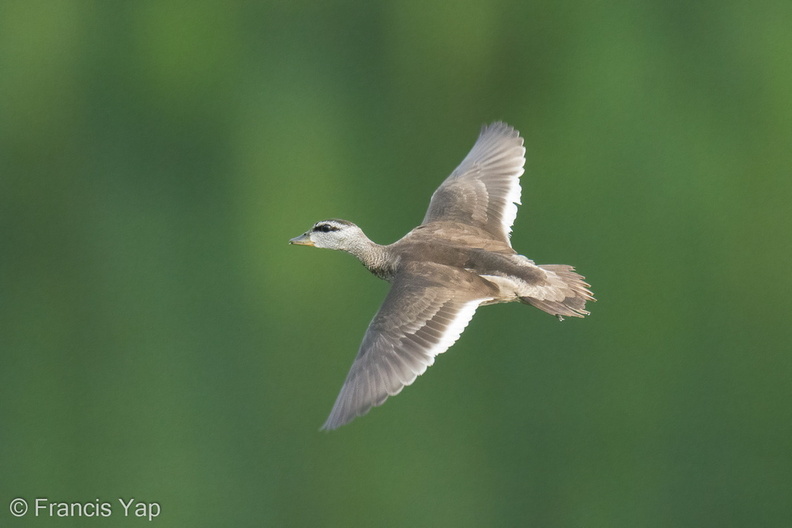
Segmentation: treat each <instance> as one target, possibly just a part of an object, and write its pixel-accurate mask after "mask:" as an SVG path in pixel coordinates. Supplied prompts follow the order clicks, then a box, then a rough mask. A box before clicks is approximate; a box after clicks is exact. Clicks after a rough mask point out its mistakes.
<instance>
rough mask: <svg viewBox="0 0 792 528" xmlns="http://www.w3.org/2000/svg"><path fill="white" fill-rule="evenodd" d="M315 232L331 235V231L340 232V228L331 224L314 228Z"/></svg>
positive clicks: (318, 225)
mask: <svg viewBox="0 0 792 528" xmlns="http://www.w3.org/2000/svg"><path fill="white" fill-rule="evenodd" d="M314 231H321V232H322V233H329V232H330V231H338V228H337V227H336V226H334V225H330V224H317V225H315V226H314Z"/></svg>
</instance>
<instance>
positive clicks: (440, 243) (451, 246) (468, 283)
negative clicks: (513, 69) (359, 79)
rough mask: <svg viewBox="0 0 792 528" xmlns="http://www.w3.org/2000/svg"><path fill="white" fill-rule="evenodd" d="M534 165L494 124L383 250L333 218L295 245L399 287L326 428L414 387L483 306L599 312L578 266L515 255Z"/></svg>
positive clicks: (366, 340)
mask: <svg viewBox="0 0 792 528" xmlns="http://www.w3.org/2000/svg"><path fill="white" fill-rule="evenodd" d="M524 164H525V148H524V147H523V139H522V138H521V137H520V134H519V132H517V131H516V130H515V129H514V128H512V127H511V126H509V125H507V124H505V123H501V122H497V123H492V124H491V125H488V126H485V127H483V128H482V130H481V134H480V135H479V137H478V140H477V141H476V143H475V144H474V145H473V148H472V149H471V151H470V152H469V153H468V155H467V156H466V157H465V159H464V160H462V163H461V164H460V165H459V166H458V167H457V168H456V170H454V172H452V173H451V175H450V176H449V177H448V178H446V180H445V181H444V182H443V183H442V184H441V185H440V187H438V188H437V190H436V191H435V192H434V194H433V195H432V199H431V201H430V202H429V210H428V211H427V212H426V216H425V217H424V219H423V222H421V225H419V226H418V227H416V228H415V229H413V230H412V231H410V232H409V233H407V234H406V235H405V236H404V237H403V238H402V239H400V240H398V241H396V242H394V243H393V244H389V245H379V244H376V243H374V242H372V241H371V240H369V238H368V237H367V236H366V235H365V234H363V231H362V230H361V229H360V228H359V227H358V226H356V225H355V224H353V223H352V222H348V221H346V220H338V219H330V220H322V221H321V222H317V223H316V224H314V226H313V227H312V228H311V229H310V230H308V231H307V232H305V233H304V234H302V235H300V236H298V237H295V238H292V239H291V240H290V241H289V243H290V244H299V245H303V246H314V247H318V248H326V249H336V250H341V251H346V252H347V253H351V254H352V255H354V256H355V257H357V258H358V260H360V262H361V263H363V265H364V266H365V267H366V268H367V269H368V270H369V271H370V272H371V273H373V274H374V275H376V276H377V277H379V278H381V279H384V280H386V281H388V282H390V283H391V288H390V291H389V293H388V295H387V296H386V297H385V301H384V302H383V303H382V306H381V307H380V309H379V311H378V312H377V314H376V315H375V316H374V319H373V320H372V321H371V324H369V327H368V330H366V334H365V335H364V336H363V343H362V344H361V345H360V350H359V351H358V354H357V357H356V358H355V361H354V362H353V363H352V368H351V369H350V370H349V374H348V375H347V377H346V381H344V385H343V386H342V387H341V392H340V393H339V395H338V398H337V399H336V402H335V405H334V406H333V409H332V411H331V412H330V416H329V417H328V418H327V421H326V422H325V423H324V425H323V426H322V429H325V430H331V429H336V428H338V427H340V426H342V425H344V424H347V423H349V422H350V421H352V420H353V419H355V418H356V417H358V416H361V415H364V414H366V413H367V412H368V411H369V410H370V409H371V408H372V407H374V406H377V405H382V404H383V403H384V402H385V400H386V399H387V398H388V396H395V395H396V394H398V393H399V392H400V391H401V390H402V389H403V388H404V387H405V386H407V385H410V384H412V383H413V382H414V381H415V379H416V378H417V377H418V376H420V375H421V374H423V373H424V372H425V371H426V369H427V367H429V366H430V365H431V364H432V363H434V360H435V356H437V355H438V354H441V353H443V352H445V351H446V350H448V348H449V347H450V346H451V345H453V344H454V342H456V340H457V339H459V336H460V335H461V334H462V331H463V330H464V329H465V327H466V326H467V325H468V323H469V322H470V320H471V318H472V317H473V314H474V313H475V311H476V309H477V308H478V307H479V306H484V305H488V304H496V303H505V302H514V301H519V302H521V303H524V304H530V305H532V306H535V307H536V308H539V309H540V310H543V311H545V312H547V313H549V314H552V315H555V316H557V317H558V318H559V319H563V317H565V316H572V317H584V316H586V315H588V314H589V312H587V311H586V310H585V308H586V301H593V300H595V299H594V297H593V296H592V293H591V291H589V289H588V288H589V284H587V283H585V282H584V281H583V279H584V277H583V276H581V275H578V274H577V273H575V271H574V268H573V267H572V266H567V265H563V264H542V265H537V264H534V262H533V261H532V260H530V259H529V258H527V257H524V256H523V255H519V254H518V253H517V252H516V251H515V250H514V249H512V246H511V242H510V240H509V237H510V234H511V226H512V223H513V222H514V219H515V217H516V216H517V205H518V204H519V203H520V176H521V175H522V174H523V172H524V171H523V165H524Z"/></svg>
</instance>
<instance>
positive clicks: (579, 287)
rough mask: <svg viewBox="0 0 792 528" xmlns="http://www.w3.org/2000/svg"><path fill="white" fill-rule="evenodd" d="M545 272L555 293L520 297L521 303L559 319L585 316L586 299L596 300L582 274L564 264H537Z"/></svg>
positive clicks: (586, 312)
mask: <svg viewBox="0 0 792 528" xmlns="http://www.w3.org/2000/svg"><path fill="white" fill-rule="evenodd" d="M539 267H540V268H542V269H543V270H545V272H547V281H548V282H549V283H550V284H551V285H552V286H553V288H552V291H553V292H554V293H555V295H546V296H543V298H537V297H533V296H527V297H520V300H521V301H522V302H523V303H526V304H530V305H531V306H535V307H536V308H539V309H540V310H542V311H544V312H547V313H549V314H551V315H555V316H557V317H558V318H559V319H560V318H562V317H563V316H568V317H585V316H587V315H588V314H589V312H588V311H586V301H596V299H595V298H594V295H593V294H592V293H591V291H589V289H588V288H589V287H590V285H589V284H587V283H586V282H585V281H584V280H583V279H584V278H585V277H583V276H582V275H579V274H578V273H575V268H573V267H572V266H567V265H565V264H543V265H541V266H539Z"/></svg>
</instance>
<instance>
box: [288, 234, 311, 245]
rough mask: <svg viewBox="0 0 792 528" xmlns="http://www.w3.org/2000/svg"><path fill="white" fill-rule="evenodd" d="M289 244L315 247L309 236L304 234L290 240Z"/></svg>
mask: <svg viewBox="0 0 792 528" xmlns="http://www.w3.org/2000/svg"><path fill="white" fill-rule="evenodd" d="M289 244H297V245H298V246H313V245H314V243H313V241H312V240H311V239H310V238H308V234H307V233H306V234H302V235H300V236H298V237H294V238H292V239H291V240H289Z"/></svg>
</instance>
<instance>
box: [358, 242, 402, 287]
mask: <svg viewBox="0 0 792 528" xmlns="http://www.w3.org/2000/svg"><path fill="white" fill-rule="evenodd" d="M347 252H348V253H351V254H352V255H354V256H355V257H357V259H358V260H359V261H360V262H361V263H362V264H363V265H364V266H366V269H368V270H369V271H370V272H371V273H373V274H374V275H376V276H377V277H379V278H381V279H385V280H390V277H391V276H392V275H393V270H392V269H390V268H391V266H390V265H389V264H388V263H389V262H390V259H389V258H388V257H389V252H388V246H381V245H379V244H377V243H375V242H372V241H371V240H369V239H368V238H363V239H361V240H359V241H357V242H356V243H355V244H354V245H353V246H350V247H349V248H347Z"/></svg>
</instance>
